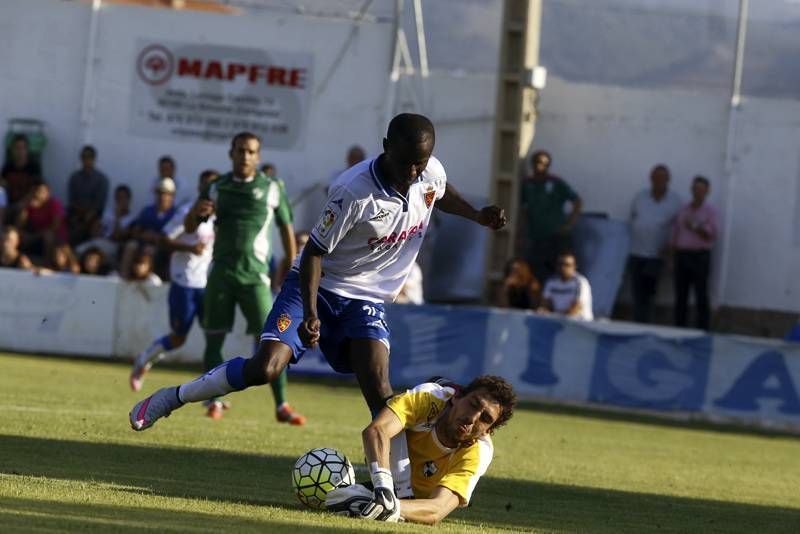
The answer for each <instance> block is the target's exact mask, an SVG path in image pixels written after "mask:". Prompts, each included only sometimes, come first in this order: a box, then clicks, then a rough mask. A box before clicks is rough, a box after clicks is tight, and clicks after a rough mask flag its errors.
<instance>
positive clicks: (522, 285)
mask: <svg viewBox="0 0 800 534" xmlns="http://www.w3.org/2000/svg"><path fill="white" fill-rule="evenodd" d="M497 305H498V306H500V307H502V308H517V309H521V310H535V309H538V308H539V307H540V306H541V305H542V284H541V283H540V282H539V280H537V279H536V277H535V276H534V275H533V271H532V270H531V266H530V265H529V264H528V262H527V261H525V260H523V259H520V258H518V259H514V260H511V261H510V262H508V264H507V265H506V270H505V278H504V279H503V287H502V289H501V290H500V294H499V295H498V296H497Z"/></svg>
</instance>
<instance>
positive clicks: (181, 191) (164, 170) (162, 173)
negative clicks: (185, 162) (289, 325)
mask: <svg viewBox="0 0 800 534" xmlns="http://www.w3.org/2000/svg"><path fill="white" fill-rule="evenodd" d="M176 172H177V166H176V165H175V160H174V159H172V156H161V157H160V158H158V176H157V177H156V178H155V179H154V180H153V189H155V188H157V187H158V184H159V183H160V182H161V180H163V179H164V178H169V179H171V180H172V182H173V183H174V184H175V198H176V199H177V202H176V204H180V203H183V202H185V201H188V200H190V199H188V198H183V195H185V194H192V195H193V194H194V189H192V190H191V191H189V192H188V193H187V191H188V190H187V189H186V187H184V185H185V184H184V183H183V180H182V179H181V178H179V177H178V176H177V174H176ZM192 201H193V199H192Z"/></svg>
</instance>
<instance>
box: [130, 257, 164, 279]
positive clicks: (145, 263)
mask: <svg viewBox="0 0 800 534" xmlns="http://www.w3.org/2000/svg"><path fill="white" fill-rule="evenodd" d="M153 263H154V260H153V255H152V254H151V253H150V252H148V251H147V250H145V249H140V250H139V252H138V253H137V254H136V256H135V257H134V259H133V263H132V265H131V274H130V277H129V278H128V280H130V281H131V282H146V283H149V284H151V285H154V286H160V285H161V278H159V277H158V275H157V274H156V273H154V272H153Z"/></svg>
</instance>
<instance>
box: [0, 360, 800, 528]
mask: <svg viewBox="0 0 800 534" xmlns="http://www.w3.org/2000/svg"><path fill="white" fill-rule="evenodd" d="M0 367H1V368H2V373H0V414H2V422H0V531H2V532H10V531H27V532H51V531H66V530H82V531H97V532H120V531H121V532H124V531H142V530H149V531H153V532H214V531H226V532H249V531H260V532H270V533H271V532H289V531H294V532H306V531H308V532H311V531H313V532H352V531H371V532H377V531H380V532H388V531H398V532H417V531H419V530H420V527H419V526H413V525H386V524H378V523H367V522H360V521H357V520H350V519H343V518H339V517H335V516H331V515H327V514H323V513H318V512H313V511H306V510H303V509H302V508H301V507H300V505H299V503H297V502H296V501H295V499H294V497H293V495H292V494H291V491H290V486H289V478H290V470H291V466H292V464H293V462H294V460H295V459H296V458H297V457H298V456H299V455H300V454H302V453H303V452H305V451H306V450H308V449H309V448H312V447H315V446H332V447H336V448H338V449H340V450H342V451H343V452H345V453H346V454H348V455H349V456H350V457H351V458H352V459H358V458H360V457H361V455H362V452H361V448H360V437H359V434H360V430H361V428H362V427H363V425H364V424H365V423H366V422H367V419H368V413H367V411H366V409H365V407H364V405H363V401H362V400H361V398H360V395H359V393H358V391H357V390H356V389H355V388H353V387H349V386H338V387H337V386H336V385H334V384H332V383H320V382H314V381H304V382H299V381H295V382H293V383H292V384H291V386H290V395H291V400H292V402H293V403H294V404H296V405H297V406H298V407H299V408H301V409H302V410H303V412H304V413H305V414H306V415H308V416H309V424H308V425H307V426H306V427H304V428H290V427H287V426H285V425H279V424H277V423H276V422H275V421H274V418H273V416H272V413H273V405H272V400H271V396H270V392H269V389H268V388H257V389H254V390H249V391H246V392H244V393H240V394H237V395H235V396H232V397H231V400H232V401H233V403H234V406H233V409H232V410H231V411H230V412H229V413H228V415H226V417H225V419H223V420H221V421H211V420H208V419H207V418H205V417H203V410H202V408H201V407H200V406H199V405H191V406H187V407H185V408H183V409H181V410H179V411H178V412H175V413H174V414H173V415H172V416H171V417H170V418H169V419H166V420H163V421H161V422H159V424H157V425H156V426H155V427H153V428H152V429H150V430H148V431H147V432H143V433H135V432H133V431H131V430H130V428H129V426H128V422H127V414H128V410H129V409H130V407H131V406H132V405H133V403H134V402H135V401H136V400H138V398H139V395H135V394H133V393H131V392H130V391H129V390H128V385H127V373H128V367H127V366H123V365H119V364H110V363H98V362H91V361H84V360H64V359H56V358H45V357H39V356H26V357H22V356H13V355H0ZM192 376H193V373H191V372H187V371H183V370H167V369H156V370H155V371H154V372H153V373H151V375H150V376H149V377H148V378H149V380H148V382H147V383H146V384H145V390H146V391H148V392H149V391H152V390H153V389H155V388H156V387H160V386H164V385H169V384H175V383H178V382H182V381H185V380H186V379H188V378H190V377H192ZM495 447H496V456H495V461H494V463H493V464H492V466H491V468H490V469H489V473H488V475H489V476H487V477H486V478H485V479H483V480H481V482H480V483H479V484H478V488H477V490H476V492H475V496H474V499H473V504H472V506H471V507H469V508H468V509H464V510H459V511H457V512H455V513H454V514H453V515H452V516H451V519H449V520H447V521H446V522H444V523H443V524H441V525H439V526H438V527H434V528H435V529H436V531H440V532H472V531H480V532H495V531H536V532H553V531H562V532H609V533H612V532H613V533H619V532H637V533H638V532H655V531H658V532H704V533H706V532H726V533H727V532H748V533H751V532H759V533H760V532H787V533H789V532H794V533H797V532H800V439H798V438H793V437H786V436H766V435H756V434H748V433H737V432H735V431H731V430H730V429H722V430H714V429H709V428H703V427H696V426H695V427H683V426H680V425H675V424H672V423H666V422H663V421H657V420H649V419H643V418H632V419H626V418H623V417H620V416H616V415H613V416H612V415H603V414H598V413H591V412H580V411H574V410H572V411H566V410H554V409H547V408H542V407H538V408H537V407H525V408H523V409H520V410H519V411H518V413H517V415H516V416H515V418H514V419H513V420H512V422H511V424H510V425H509V426H508V427H507V428H504V429H503V430H501V431H500V432H499V433H498V435H497V437H496V438H495Z"/></svg>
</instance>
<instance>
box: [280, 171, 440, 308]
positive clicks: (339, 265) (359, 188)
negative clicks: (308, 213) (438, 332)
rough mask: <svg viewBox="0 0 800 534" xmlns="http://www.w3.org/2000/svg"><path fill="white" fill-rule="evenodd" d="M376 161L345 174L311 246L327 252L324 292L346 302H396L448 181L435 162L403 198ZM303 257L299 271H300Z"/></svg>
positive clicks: (338, 183)
mask: <svg viewBox="0 0 800 534" xmlns="http://www.w3.org/2000/svg"><path fill="white" fill-rule="evenodd" d="M376 161H377V158H373V159H370V160H365V161H362V162H361V163H358V164H357V165H354V166H353V167H351V168H350V169H348V170H346V171H345V172H344V173H343V174H342V175H341V176H340V177H339V178H338V179H337V180H336V183H335V186H334V187H332V188H331V191H330V193H329V196H328V203H327V205H326V207H325V210H324V211H323V214H322V218H321V219H320V221H319V222H318V223H317V224H316V226H315V227H314V228H313V230H311V237H310V239H311V241H312V242H314V244H315V245H316V246H317V247H319V248H321V249H322V250H324V251H325V252H326V254H325V256H323V257H322V273H323V275H322V279H321V280H320V287H322V288H324V289H327V290H328V291H331V292H332V293H336V294H337V295H341V296H343V297H346V298H354V299H360V300H368V301H371V302H384V301H393V300H394V299H395V297H397V294H398V293H399V292H400V289H401V288H402V287H403V284H404V283H405V281H406V277H407V276H408V273H409V272H410V271H411V268H412V266H413V265H414V262H415V261H416V259H417V254H418V253H419V248H420V245H421V244H422V238H423V236H424V235H425V232H426V230H427V229H428V223H429V222H430V218H431V213H432V212H433V205H434V202H436V200H438V199H440V198H442V196H444V192H445V186H446V184H447V176H446V175H445V172H444V167H442V164H441V162H440V161H439V160H438V159H436V158H434V157H431V158H430V160H428V166H427V168H426V169H425V170H424V171H423V172H422V175H421V176H420V177H419V179H418V180H417V181H416V182H414V183H413V184H411V187H410V188H409V189H408V195H407V196H405V197H404V196H403V195H401V194H400V193H398V192H397V191H395V190H394V189H392V188H391V187H388V186H387V185H386V184H385V182H384V181H382V180H381V178H380V176H379V175H378V170H377V163H376ZM299 261H300V260H299V256H298V259H297V260H296V261H295V269H297V268H299Z"/></svg>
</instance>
